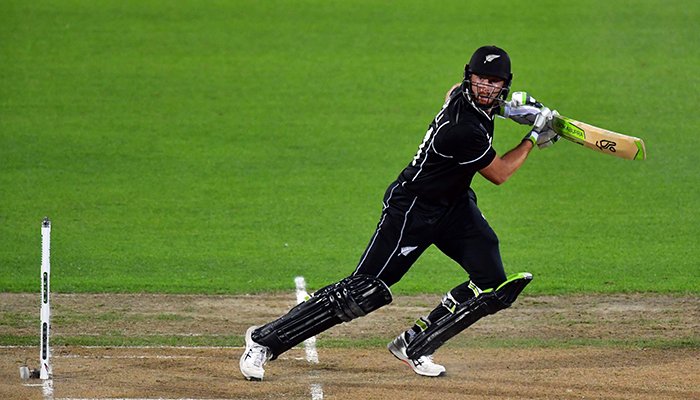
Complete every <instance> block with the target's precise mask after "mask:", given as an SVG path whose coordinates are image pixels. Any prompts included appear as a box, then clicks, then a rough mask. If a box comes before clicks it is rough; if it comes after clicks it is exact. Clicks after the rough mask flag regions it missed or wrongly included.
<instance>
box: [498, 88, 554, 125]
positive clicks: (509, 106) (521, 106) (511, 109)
mask: <svg viewBox="0 0 700 400" xmlns="http://www.w3.org/2000/svg"><path fill="white" fill-rule="evenodd" d="M542 107H544V106H543V105H542V103H540V102H538V101H537V100H535V98H534V97H532V96H530V95H529V94H527V92H514V93H513V95H512V96H511V99H510V101H507V102H506V103H505V104H504V105H503V107H501V116H502V117H503V118H510V119H512V120H513V121H515V122H517V123H519V124H521V125H532V124H534V123H535V118H537V114H539V112H540V110H541V109H542Z"/></svg>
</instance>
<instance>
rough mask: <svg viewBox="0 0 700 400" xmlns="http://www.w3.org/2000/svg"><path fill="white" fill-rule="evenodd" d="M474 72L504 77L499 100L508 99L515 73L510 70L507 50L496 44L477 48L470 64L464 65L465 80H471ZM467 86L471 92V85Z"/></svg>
mask: <svg viewBox="0 0 700 400" xmlns="http://www.w3.org/2000/svg"><path fill="white" fill-rule="evenodd" d="M472 74H476V75H482V76H492V77H496V78H501V79H503V80H504V83H503V89H502V90H501V93H499V95H498V97H497V100H501V101H505V100H506V98H507V97H508V92H510V83H511V81H512V80H513V74H512V73H511V71H510V57H508V53H506V51H505V50H503V49H501V48H499V47H496V46H483V47H479V48H478V49H476V51H475V52H474V54H473V55H472V58H471V59H470V60H469V64H467V65H466V66H465V67H464V80H466V81H469V80H470V79H471V75H472ZM467 87H468V88H469V91H470V92H471V85H467ZM472 95H473V94H472Z"/></svg>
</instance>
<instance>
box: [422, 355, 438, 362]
mask: <svg viewBox="0 0 700 400" xmlns="http://www.w3.org/2000/svg"><path fill="white" fill-rule="evenodd" d="M421 358H422V359H423V363H426V364H435V362H433V355H432V354H431V355H429V356H423V357H421Z"/></svg>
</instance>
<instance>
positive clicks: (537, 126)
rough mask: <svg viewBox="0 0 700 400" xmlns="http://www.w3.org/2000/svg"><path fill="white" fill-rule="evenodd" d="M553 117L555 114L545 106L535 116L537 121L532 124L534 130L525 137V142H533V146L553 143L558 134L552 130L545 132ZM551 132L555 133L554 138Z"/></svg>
mask: <svg viewBox="0 0 700 400" xmlns="http://www.w3.org/2000/svg"><path fill="white" fill-rule="evenodd" d="M553 116H554V114H553V113H552V111H551V110H550V109H549V108H547V107H544V106H543V107H542V108H541V109H540V110H539V112H538V113H537V115H536V116H535V121H534V123H533V124H532V130H531V131H530V132H529V133H528V134H527V135H525V137H524V138H523V140H529V141H531V142H532V145H533V146H536V145H538V144H540V143H541V144H544V143H546V142H548V141H551V140H552V138H553V137H554V136H556V133H555V132H554V131H552V130H551V129H547V130H545V128H546V126H547V122H549V121H551V120H552V118H553ZM550 125H551V124H550ZM550 132H551V133H554V136H552V135H551V133H550ZM540 137H541V139H540ZM548 146H551V144H549V145H548ZM548 146H545V147H548Z"/></svg>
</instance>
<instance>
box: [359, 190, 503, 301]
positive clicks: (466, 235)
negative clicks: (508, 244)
mask: <svg viewBox="0 0 700 400" xmlns="http://www.w3.org/2000/svg"><path fill="white" fill-rule="evenodd" d="M431 245H435V246H436V247H437V248H438V249H440V251H442V252H443V253H444V254H445V255H447V256H448V257H450V258H451V259H453V260H454V261H456V262H457V263H458V264H459V265H460V266H462V268H464V270H465V271H466V272H467V274H468V275H469V276H468V279H466V280H471V281H472V282H474V284H476V285H477V286H478V287H479V288H481V289H482V290H484V289H489V288H495V287H497V286H498V285H500V284H501V283H503V282H505V280H506V276H505V272H504V270H503V263H502V261H501V255H500V252H499V248H498V237H497V236H496V233H495V232H494V231H493V229H491V226H489V224H488V222H487V221H486V219H484V216H483V215H482V214H481V211H479V208H478V207H477V204H476V195H475V194H474V192H473V191H472V190H471V189H470V190H469V192H468V193H465V195H464V197H463V198H462V199H460V200H459V201H456V202H454V203H452V204H450V205H441V204H437V203H434V202H430V201H425V200H423V199H421V198H419V197H418V196H416V195H413V194H411V193H408V192H407V191H406V190H405V189H404V188H403V187H402V186H401V184H400V183H399V182H394V183H392V184H391V185H390V186H389V188H388V189H387V191H386V193H385V195H384V208H383V210H382V215H381V219H380V220H379V224H378V225H377V230H376V231H375V233H374V235H373V236H372V239H371V240H370V242H369V244H368V245H367V249H366V250H365V252H364V254H363V255H362V258H361V259H360V262H359V264H358V266H357V269H356V270H355V272H354V273H353V274H367V275H372V276H375V277H377V278H379V279H381V280H382V281H384V283H386V284H387V285H388V286H391V285H393V284H395V283H396V282H398V281H399V280H401V278H402V277H403V276H404V274H406V272H408V270H409V269H410V268H411V266H412V265H413V264H414V263H415V262H416V260H418V257H420V255H421V254H422V253H423V252H424V251H425V250H426V249H427V248H428V247H430V246H431Z"/></svg>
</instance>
